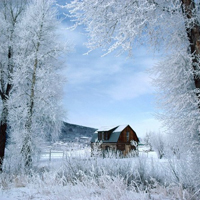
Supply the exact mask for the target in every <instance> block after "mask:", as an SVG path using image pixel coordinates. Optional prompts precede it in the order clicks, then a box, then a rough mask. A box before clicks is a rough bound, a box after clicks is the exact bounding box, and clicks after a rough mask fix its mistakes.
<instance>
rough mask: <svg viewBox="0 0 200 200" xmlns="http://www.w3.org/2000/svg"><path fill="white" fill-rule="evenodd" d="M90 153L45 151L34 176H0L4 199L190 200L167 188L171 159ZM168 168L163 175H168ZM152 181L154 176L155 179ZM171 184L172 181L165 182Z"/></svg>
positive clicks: (87, 150) (181, 192)
mask: <svg viewBox="0 0 200 200" xmlns="http://www.w3.org/2000/svg"><path fill="white" fill-rule="evenodd" d="M90 155H91V152H90V148H89V147H88V148H84V149H78V148H76V149H75V148H73V150H72V149H70V150H69V149H68V150H66V149H64V148H57V149H56V148H55V147H51V148H44V150H43V152H42V153H41V156H40V159H38V162H37V163H36V165H37V167H38V168H39V171H37V172H33V173H32V175H30V176H27V175H25V174H23V173H22V174H18V175H10V174H9V175H8V174H1V175H0V184H1V185H0V200H29V199H30V200H31V199H33V200H118V199H119V200H149V199H154V200H168V199H189V197H191V195H190V194H189V193H188V192H187V190H183V188H182V187H181V186H178V185H169V184H168V185H167V184H166V185H163V183H162V184H161V183H159V182H158V180H159V179H164V178H165V177H166V176H167V174H168V173H169V171H168V169H167V168H166V169H164V167H166V165H167V160H166V159H162V160H159V159H158V158H157V155H156V153H155V152H148V153H147V151H146V150H144V149H140V153H139V157H130V158H114V157H111V158H104V159H103V158H96V157H91V156H90ZM163 169H164V170H163ZM151 176H152V177H151ZM166 181H167V179H166Z"/></svg>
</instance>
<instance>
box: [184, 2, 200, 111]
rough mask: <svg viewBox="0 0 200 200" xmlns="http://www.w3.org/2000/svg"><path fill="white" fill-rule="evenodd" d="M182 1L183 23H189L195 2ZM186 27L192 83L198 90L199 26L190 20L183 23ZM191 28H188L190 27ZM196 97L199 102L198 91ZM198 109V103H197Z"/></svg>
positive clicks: (199, 92)
mask: <svg viewBox="0 0 200 200" xmlns="http://www.w3.org/2000/svg"><path fill="white" fill-rule="evenodd" d="M181 1H182V11H183V13H184V16H185V18H186V19H185V21H190V20H191V19H192V18H193V17H194V16H193V15H194V12H193V11H194V9H195V2H194V0H181ZM185 25H186V31H187V36H188V40H189V42H190V46H189V47H190V49H189V51H190V53H191V54H192V55H193V66H192V67H193V73H194V82H195V87H196V88H197V89H199V88H200V75H199V71H200V69H199V68H200V66H199V64H200V63H199V59H200V26H199V23H198V21H197V20H196V19H195V20H191V22H189V24H188V23H185ZM189 26H190V27H191V28H190V27H189ZM196 95H197V97H198V99H199V100H200V91H197V92H196ZM199 108H200V102H199Z"/></svg>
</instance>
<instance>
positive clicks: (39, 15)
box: [7, 0, 65, 168]
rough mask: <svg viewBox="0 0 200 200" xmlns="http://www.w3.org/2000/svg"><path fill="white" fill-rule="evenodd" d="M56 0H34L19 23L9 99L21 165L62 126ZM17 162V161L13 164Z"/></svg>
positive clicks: (13, 145) (60, 48) (27, 164)
mask: <svg viewBox="0 0 200 200" xmlns="http://www.w3.org/2000/svg"><path fill="white" fill-rule="evenodd" d="M53 5H54V1H53V0H48V1H46V0H32V1H30V2H29V3H28V4H27V7H26V9H25V10H24V11H23V13H22V14H21V20H20V21H19V22H18V24H17V26H16V30H15V31H16V33H17V38H15V39H16V44H15V45H16V46H15V49H14V56H13V62H14V65H15V66H16V67H15V68H14V70H13V73H12V84H13V87H12V93H11V95H10V98H9V102H8V108H9V124H10V126H11V128H10V139H11V142H12V143H11V145H10V146H9V151H8V152H7V153H8V154H9V153H11V149H12V148H15V152H16V153H15V156H18V157H19V162H21V158H20V157H21V156H22V160H23V162H21V164H22V167H25V168H30V167H31V166H32V161H33V155H34V154H35V153H36V152H37V150H38V149H39V146H40V145H39V144H40V142H41V141H42V139H43V138H45V136H47V135H48V137H51V138H55V137H56V136H58V134H59V132H60V130H61V128H60V125H61V120H62V113H63V111H62V107H61V104H60V97H61V93H62V85H63V83H64V78H62V76H61V74H60V72H59V70H60V69H61V68H62V64H61V63H59V62H58V60H57V59H58V57H59V56H61V55H62V54H63V52H64V50H65V45H63V44H61V42H60V41H59V40H58V38H59V36H58V35H57V29H58V27H59V25H60V23H59V21H58V19H57V10H56V8H55V7H54V6H53ZM13 164H16V163H13Z"/></svg>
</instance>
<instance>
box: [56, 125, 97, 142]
mask: <svg viewBox="0 0 200 200" xmlns="http://www.w3.org/2000/svg"><path fill="white" fill-rule="evenodd" d="M96 130H97V129H95V128H90V127H85V126H80V125H76V124H70V123H67V122H64V123H63V127H62V132H61V134H60V137H59V140H60V141H62V142H84V141H85V142H86V141H87V142H88V141H90V139H91V137H92V135H93V133H94V132H95V131H96Z"/></svg>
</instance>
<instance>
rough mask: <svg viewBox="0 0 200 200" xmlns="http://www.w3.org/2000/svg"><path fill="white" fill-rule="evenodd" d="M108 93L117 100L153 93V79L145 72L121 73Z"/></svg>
mask: <svg viewBox="0 0 200 200" xmlns="http://www.w3.org/2000/svg"><path fill="white" fill-rule="evenodd" d="M106 93H107V94H108V95H110V96H111V97H112V98H113V99H115V100H126V99H133V98H136V97H138V96H141V95H144V94H152V93H153V87H152V86H151V79H150V77H149V76H148V74H147V73H145V72H138V73H132V74H123V75H121V76H120V75H119V77H118V78H116V80H115V82H114V83H113V84H112V85H111V86H110V87H108V89H107V91H106Z"/></svg>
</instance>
